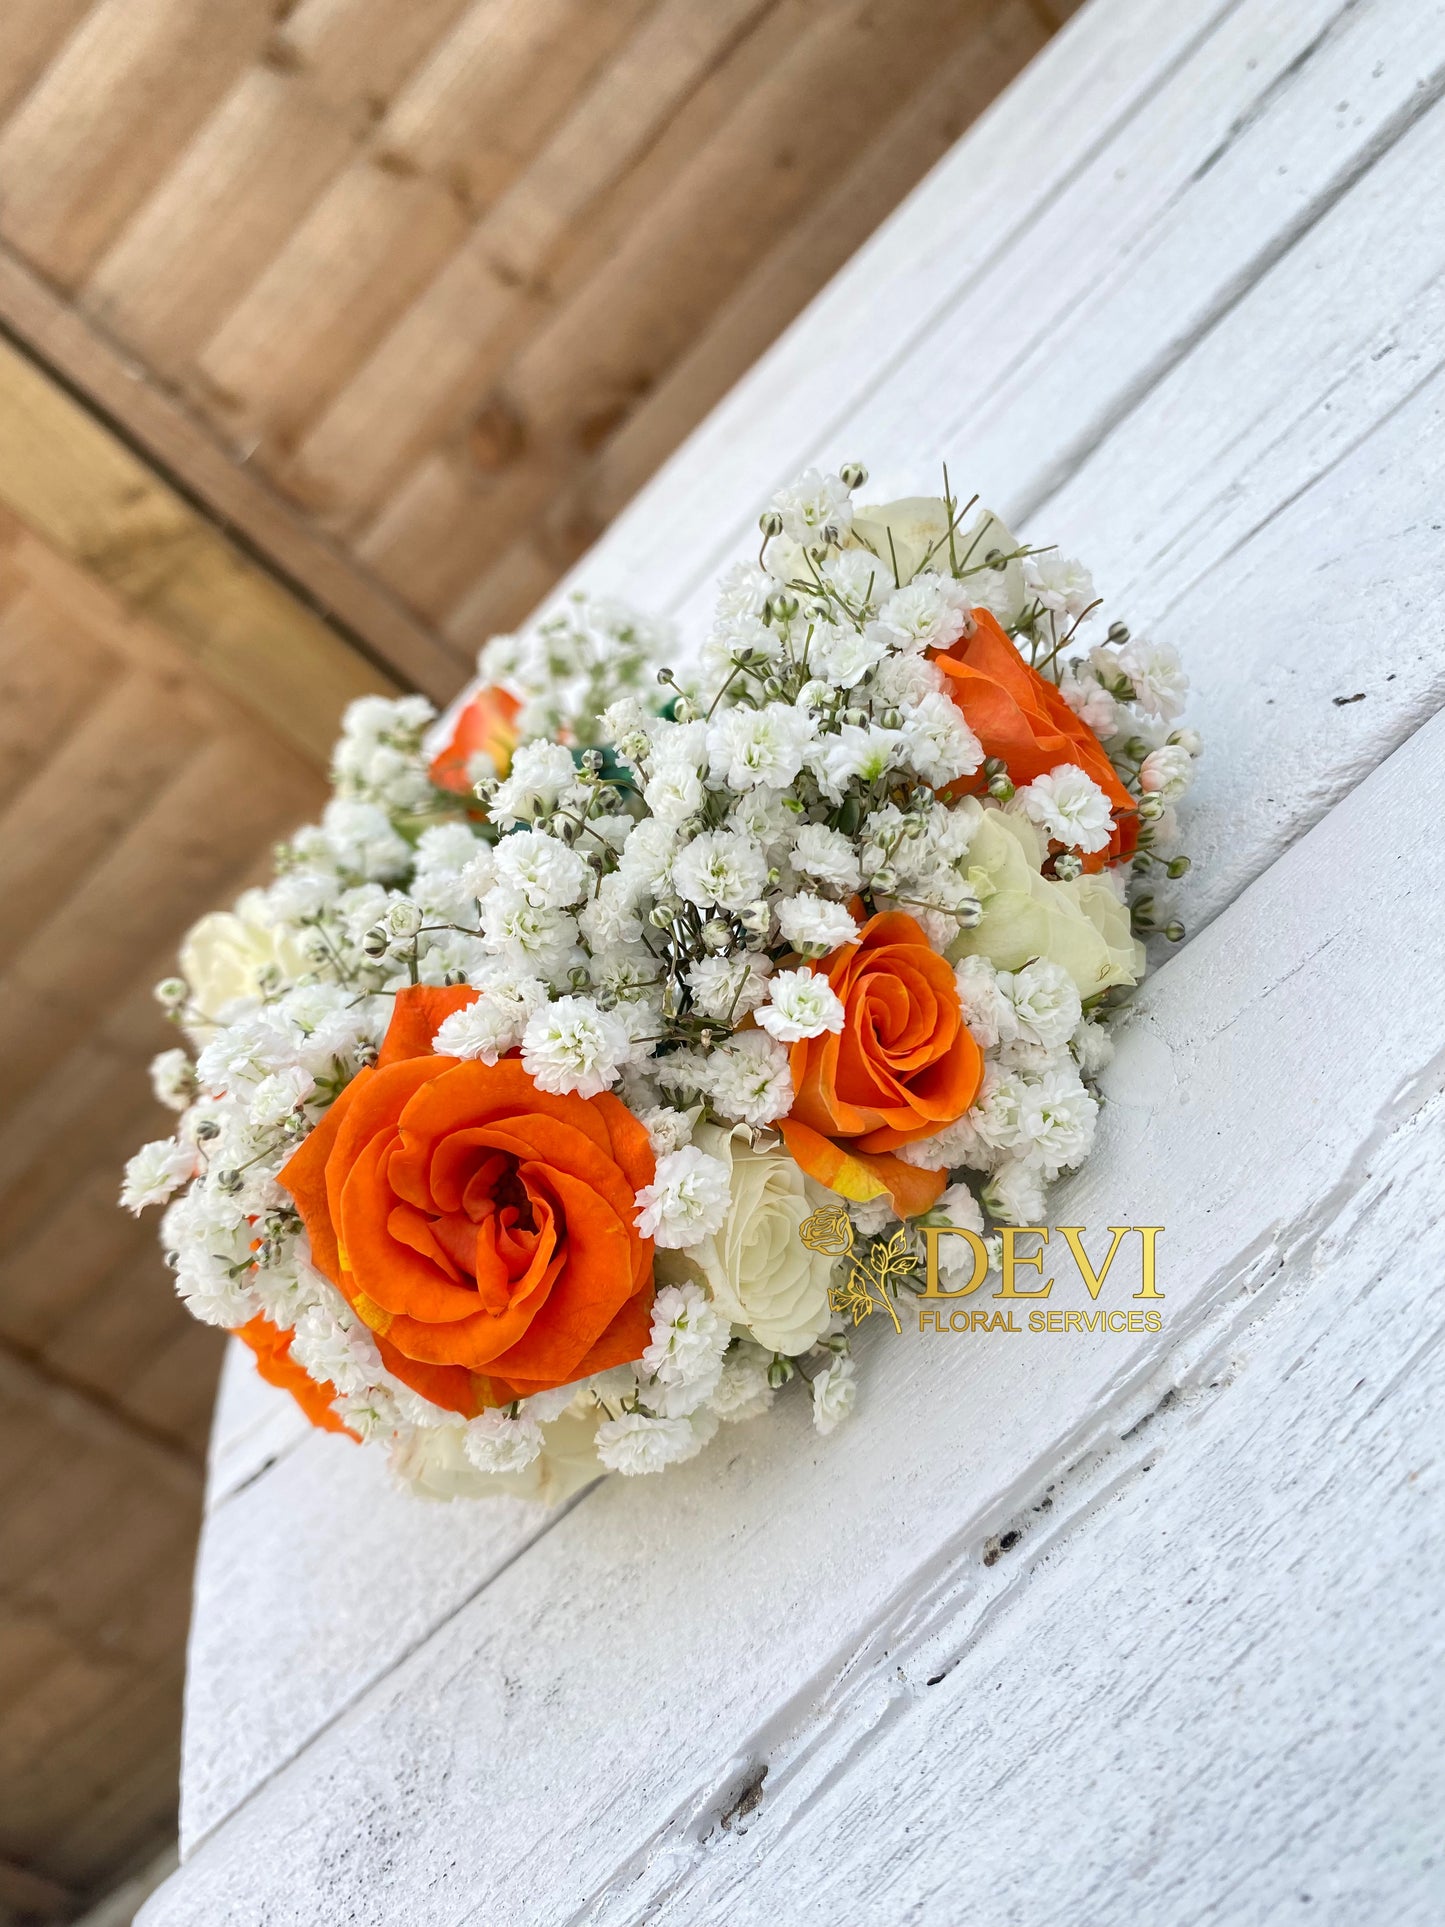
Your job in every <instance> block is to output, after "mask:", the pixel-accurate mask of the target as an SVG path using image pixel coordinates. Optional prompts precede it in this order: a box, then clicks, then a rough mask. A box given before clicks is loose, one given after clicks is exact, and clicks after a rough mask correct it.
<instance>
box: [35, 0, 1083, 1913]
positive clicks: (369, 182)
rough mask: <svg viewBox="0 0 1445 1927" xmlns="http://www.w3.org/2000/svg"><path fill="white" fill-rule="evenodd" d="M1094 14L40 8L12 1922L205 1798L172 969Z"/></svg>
mask: <svg viewBox="0 0 1445 1927" xmlns="http://www.w3.org/2000/svg"><path fill="white" fill-rule="evenodd" d="M1070 11H1072V5H1071V4H1070V3H1069V0H875V3H874V4H858V3H857V0H300V3H299V4H295V5H288V4H286V0H279V3H278V0H99V4H88V0H6V4H5V6H4V8H3V10H0V335H3V337H4V339H3V341H0V739H3V743H4V754H3V756H0V810H3V812H4V830H5V834H4V836H3V838H0V905H3V909H4V916H3V919H0V975H3V984H0V990H3V995H0V1087H3V1089H4V1092H5V1099H6V1102H5V1111H4V1117H3V1120H0V1228H3V1230H0V1546H3V1559H0V1922H3V1921H4V1920H5V1919H6V1917H7V1910H8V1917H9V1918H10V1919H13V1920H17V1921H20V1920H35V1921H41V1920H45V1921H49V1920H69V1919H73V1918H75V1917H76V1916H78V1915H79V1914H81V1913H82V1912H83V1910H84V1909H85V1908H86V1907H87V1906H89V1905H91V1903H92V1902H93V1901H95V1899H96V1897H97V1896H98V1895H101V1894H103V1893H104V1892H106V1891H107V1889H108V1888H110V1887H111V1886H112V1885H113V1884H114V1883H116V1882H117V1881H119V1880H121V1879H122V1878H124V1877H125V1876H126V1875H127V1874H129V1873H130V1872H132V1871H133V1870H134V1869H135V1868H137V1867H138V1866H141V1865H142V1864H144V1863H145V1862H146V1861H147V1859H148V1858H149V1857H151V1856H153V1855H154V1854H155V1853H156V1851H157V1850H158V1849H159V1848H162V1847H163V1846H164V1844H165V1842H166V1840H167V1838H168V1836H169V1835H170V1834H171V1833H172V1832H173V1828H174V1804H175V1772H176V1752H177V1738H178V1731H179V1719H180V1690H181V1674H182V1659H183V1650H182V1649H183V1639H184V1630H185V1622H186V1614H187V1607H188V1598H189V1574H190V1561H191V1555H192V1550H193V1545H194V1536H195V1530H196V1523H197V1518H198V1512H199V1505H200V1494H201V1473H202V1461H203V1455H204V1446H205V1436H206V1425H207V1419H208V1415H209V1408H210V1401H211V1395H212V1390H213V1386H214V1377H215V1369H216V1363H217V1346H216V1344H215V1342H214V1335H213V1334H211V1333H209V1332H206V1331H204V1330H202V1329H200V1328H199V1327H196V1326H194V1325H192V1324H191V1322H190V1321H189V1320H188V1319H187V1317H186V1316H185V1315H184V1314H183V1313H182V1312H181V1311H180V1309H179V1307H178V1306H177V1305H176V1304H175V1301H174V1299H173V1297H172V1295H171V1293H170V1288H169V1283H168V1280H167V1276H166V1274H165V1272H164V1270H163V1268H162V1266H161V1263H160V1260H159V1256H158V1253H157V1251H156V1247H155V1241H154V1240H155V1226H154V1222H153V1220H149V1221H147V1222H144V1223H142V1224H141V1225H139V1226H137V1225H136V1224H135V1223H134V1222H133V1221H132V1220H130V1219H129V1218H127V1217H123V1216H122V1215H121V1214H120V1213H119V1212H118V1211H117V1210H116V1209H115V1208H114V1194H115V1188H116V1184H117V1174H118V1169H119V1165H120V1163H121V1161H122V1160H123V1158H124V1156H125V1155H126V1154H127V1153H128V1152H129V1151H130V1150H131V1149H132V1148H134V1146H135V1145H136V1144H138V1143H139V1142H141V1141H142V1140H143V1139H145V1138H146V1137H149V1136H154V1135H158V1134H159V1133H160V1131H162V1130H163V1129H164V1128H165V1119H164V1115H163V1114H162V1113H161V1112H160V1111H159V1109H158V1108H157V1107H156V1106H154V1105H153V1104H152V1103H151V1102H150V1100H149V1098H148V1095H147V1087H146V1080H145V1075H144V1066H145V1061H146V1059H147V1058H148V1057H149V1056H150V1055H151V1054H152V1052H153V1051H155V1050H156V1049H160V1048H163V1047H164V1046H165V1044H166V1042H167V1041H168V1038H167V1032H166V1029H165V1026H164V1025H163V1024H162V1022H161V1021H160V1018H159V1016H158V1014H157V1012H156V1011H155V1007H154V1005H153V1004H152V1002H151V1001H150V997H149V987H150V985H151V984H152V983H153V982H154V980H155V979H156V978H157V977H158V976H160V975H162V974H164V973H165V971H166V970H167V968H168V965H169V961H170V958H171V955H172V952H173V949H174V945H175V941H176V939H177V937H178V936H179V934H180V933H181V931H182V930H183V929H184V928H185V926H186V925H187V924H188V923H189V922H190V921H191V920H192V919H193V918H194V917H195V916H197V915H198V914H200V913H201V912H202V911H203V910H205V909H206V908H208V907H211V906H212V905H213V904H215V903H216V902H218V901H221V900H224V899H225V898H227V897H228V896H230V895H232V894H234V892H235V891H236V889H238V888H239V887H240V886H241V885H242V884H243V883H244V882H245V881H246V880H247V879H248V877H249V876H250V875H252V874H253V873H256V872H258V871H259V870H261V869H263V868H264V865H265V859H266V851H267V849H268V847H269V845H270V843H271V842H272V841H273V840H274V839H275V838H276V837H277V836H278V835H280V834H282V833H284V832H285V831H286V830H287V829H288V828H290V827H291V826H292V825H293V824H294V823H295V822H296V821H298V820H300V819H303V818H304V817H305V816H306V815H308V814H309V813H310V812H311V811H312V810H313V809H314V808H315V806H316V804H317V802H318V799H319V797H320V795H321V793H322V772H323V769H324V761H325V747H326V744H327V742H328V741H329V738H330V734H331V732H332V729H333V728H334V724H335V720H336V717H337V714H338V713H339V710H340V707H341V705H342V703H343V702H344V701H345V700H346V699H347V698H348V697H349V696H350V695H352V694H355V693H358V692H359V691H360V690H362V689H365V688H384V687H388V686H389V685H390V684H392V683H396V684H402V685H406V686H415V687H420V688H424V689H426V690H427V691H428V692H429V693H431V694H433V695H434V696H438V697H445V696H446V695H448V694H450V693H451V691H452V690H454V689H455V688H456V687H457V685H458V684H459V683H460V682H461V681H462V679H463V678H464V677H465V675H466V674H467V673H468V670H469V668H470V664H471V658H472V655H473V653H474V651H475V649H476V647H477V645H478V644H479V643H480V642H481V641H483V640H484V639H485V638H486V636H487V635H488V634H490V633H492V632H493V631H494V630H495V629H498V628H505V627H507V626H510V625H512V624H514V623H516V622H518V621H519V620H521V619H522V618H523V617H524V616H525V615H526V614H527V612H528V610H529V609H530V608H531V607H532V606H533V605H534V604H535V603H536V602H537V601H538V599H539V598H540V597H541V596H542V595H543V594H544V593H545V592H546V590H547V589H548V588H549V587H550V585H551V584H552V583H553V582H554V581H555V580H556V579H557V577H558V576H559V575H560V574H561V573H562V572H563V571H564V570H565V569H566V568H567V567H568V565H569V564H570V563H571V562H572V561H574V560H575V559H576V557H577V556H578V555H579V554H580V553H581V552H582V551H583V550H584V549H585V548H586V547H587V546H588V545H589V544H590V543H591V542H592V540H593V539H594V538H595V537H596V535H597V534H598V533H599V531H600V530H601V529H602V528H603V527H604V526H605V525H606V523H607V522H608V520H609V519H610V518H611V517H612V515H614V514H615V513H616V511H617V509H618V508H619V507H620V506H621V505H622V504H623V503H624V502H625V501H626V500H627V499H628V497H629V496H630V495H631V494H632V493H633V491H634V490H635V489H636V488H637V487H638V485H639V484H640V483H641V482H642V481H644V480H645V479H646V478H647V476H648V475H649V474H650V473H651V472H652V471H653V470H654V469H655V468H656V466H657V465H658V463H659V462H660V461H661V460H662V459H663V458H664V457H665V456H666V455H668V454H669V453H670V452H671V450H672V449H673V448H674V447H675V446H676V445H677V444H678V442H680V441H681V440H682V438H683V437H684V436H685V435H686V434H687V432H688V431H689V430H690V429H691V428H692V427H693V425H694V424H695V423H696V422H697V421H698V420H699V419H700V418H701V417H702V416H703V415H704V414H705V413H706V412H707V410H708V408H709V407H710V406H711V405H712V404H713V402H714V401H716V400H717V399H718V398H719V397H720V396H721V395H722V394H723V393H725V392H726V390H727V389H728V388H729V387H730V386H731V384H732V383H733V381H734V380H735V379H736V378H737V377H738V376H739V375H740V374H741V373H742V372H743V371H744V370H745V369H746V368H747V367H748V366H749V365H750V364H751V363H752V362H753V360H754V359H755V358H756V357H757V355H758V354H759V353H760V352H761V351H762V350H763V349H765V348H766V347H767V346H768V344H769V343H770V342H771V341H772V340H773V339H774V337H775V336H776V335H777V334H778V333H779V332H780V331H781V330H782V329H783V328H784V327H785V326H786V325H787V324H788V322H789V321H791V320H792V318H793V317H794V315H795V314H797V313H798V311H799V310H800V309H801V308H802V307H803V306H804V305H805V304H806V302H807V301H808V300H809V298H810V297H811V296H812V295H813V293H814V292H815V291H816V290H817V289H818V288H819V287H820V286H821V285H822V284H823V282H824V281H826V280H827V279H828V277H829V276H830V275H831V274H832V272H833V271H834V270H835V269H836V268H837V267H838V266H840V265H841V264H842V262H843V261H845V260H846V259H847V258H848V256H849V255H850V254H851V253H852V252H853V251H854V249H855V248H856V247H857V246H858V245H859V244H860V242H862V241H863V239H864V238H865V237H866V236H867V235H868V234H869V233H870V232H871V231H872V229H873V228H874V227H875V226H876V225H877V224H878V222H879V221H880V220H882V219H883V218H884V217H885V216H886V215H887V214H889V213H890V212H891V211H892V209H893V208H894V207H895V206H896V205H897V203H898V202H899V201H900V200H901V199H902V198H903V196H904V195H905V194H906V193H907V192H908V190H909V189H910V188H911V187H912V186H913V185H914V183H915V182H916V181H917V180H918V179H919V178H920V177H921V176H922V175H923V174H924V173H925V172H926V170H927V169H928V168H929V167H930V166H931V165H932V163H933V162H934V161H935V160H936V159H937V158H938V157H939V156H940V155H941V154H942V153H944V152H945V151H946V149H947V148H948V147H949V146H950V145H951V144H952V143H953V141H954V140H955V139H956V138H957V137H958V135H959V134H960V133H961V132H962V131H963V129H964V128H965V127H966V126H967V125H968V124H969V122H970V121H971V120H972V119H973V118H974V117H975V116H976V115H977V114H978V113H979V112H980V111H981V110H982V109H983V108H984V107H985V106H986V105H987V104H988V103H989V101H990V100H991V99H992V98H993V97H994V96H995V95H996V94H997V93H998V91H999V90H1000V89H1001V88H1002V87H1003V86H1004V85H1005V84H1006V83H1007V82H1008V81H1009V80H1010V79H1011V78H1012V77H1013V75H1014V74H1015V73H1016V72H1017V71H1018V70H1019V69H1020V68H1021V67H1022V66H1023V64H1024V63H1025V62H1026V61H1027V60H1028V59H1029V58H1030V56H1031V55H1032V54H1033V53H1034V52H1035V51H1036V50H1037V49H1038V48H1039V46H1041V45H1042V43H1043V41H1044V40H1045V39H1046V38H1047V36H1048V35H1049V34H1050V33H1051V32H1052V31H1053V29H1054V27H1055V26H1056V25H1057V24H1058V23H1059V22H1060V20H1061V19H1062V18H1063V17H1064V15H1065V14H1067V13H1068V12H1070ZM1024 298H1026V294H1025V293H1023V292H1022V291H1021V299H1024ZM101 1917H102V1916H101V1915H99V1914H97V1916H96V1919H97V1921H99V1920H100V1918H101ZM126 1917H128V1915H127V1914H126V1913H125V1912H124V1910H123V1905H122V1911H119V1912H118V1911H116V1909H115V1908H112V1909H111V1910H110V1912H109V1913H108V1914H106V1915H105V1916H104V1918H105V1920H106V1923H107V1927H113V1924H114V1923H115V1922H118V1921H119V1920H121V1919H123V1918H126Z"/></svg>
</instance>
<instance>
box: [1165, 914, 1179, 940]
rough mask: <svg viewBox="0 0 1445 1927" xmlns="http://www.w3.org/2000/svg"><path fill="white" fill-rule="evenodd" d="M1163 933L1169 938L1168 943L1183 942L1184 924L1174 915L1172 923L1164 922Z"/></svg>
mask: <svg viewBox="0 0 1445 1927" xmlns="http://www.w3.org/2000/svg"><path fill="white" fill-rule="evenodd" d="M1164 934H1165V936H1166V937H1167V938H1168V939H1169V941H1170V943H1183V941H1184V925H1183V924H1182V923H1181V922H1180V921H1179V919H1178V918H1177V917H1176V918H1175V919H1174V920H1173V922H1172V923H1166V924H1165V926H1164Z"/></svg>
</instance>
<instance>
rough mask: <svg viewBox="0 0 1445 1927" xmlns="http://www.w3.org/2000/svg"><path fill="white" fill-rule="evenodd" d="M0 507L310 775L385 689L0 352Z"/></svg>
mask: <svg viewBox="0 0 1445 1927" xmlns="http://www.w3.org/2000/svg"><path fill="white" fill-rule="evenodd" d="M0 505H3V506H4V507H6V508H8V509H9V510H11V511H12V513H13V514H14V515H16V516H18V517H19V518H20V519H21V520H22V521H24V522H25V523H26V524H27V525H28V526H29V527H30V528H31V529H33V530H34V531H35V532H36V533H37V534H38V535H40V536H42V537H43V538H44V539H45V541H47V542H48V543H49V544H51V545H52V546H53V547H54V548H55V549H56V550H57V551H58V552H59V553H61V554H63V555H65V556H67V557H69V558H71V559H72V560H74V561H75V562H77V563H78V564H79V565H80V567H81V569H82V570H83V572H84V575H85V576H86V577H87V578H94V579H96V580H98V581H100V582H102V583H104V584H105V586H106V587H107V588H109V589H111V590H112V591H114V592H115V593H116V594H117V595H118V596H119V597H120V598H121V600H122V602H123V604H124V605H125V606H126V608H128V609H130V610H133V611H135V612H136V613H137V614H141V615H144V616H146V617H147V618H149V619H150V620H151V621H153V622H155V623H157V624H159V625H160V626H162V627H163V628H165V629H166V630H167V632H168V633H169V634H170V635H172V636H173V637H174V638H175V639H176V641H177V642H178V643H179V644H180V645H181V646H182V647H183V648H184V649H185V650H187V651H188V652H189V653H191V654H192V655H193V656H194V657H195V659H196V661H197V663H198V665H199V667H200V669H201V671H202V673H203V674H204V676H205V677H206V678H207V679H209V680H210V681H212V682H214V683H216V684H218V685H219V686H220V687H222V688H224V689H225V690H226V691H227V692H228V693H229V694H231V695H233V696H235V697H236V698H238V699H239V700H240V701H242V702H244V703H246V704H247V705H248V706H250V707H251V708H253V709H254V710H255V712H256V713H257V714H258V715H259V716H260V717H262V718H263V719H264V720H265V721H266V723H267V724H268V725H269V726H270V727H272V728H273V729H275V730H277V731H279V732H280V733H281V734H282V735H283V736H285V737H286V738H287V739H289V740H290V741H291V742H293V743H295V744H296V745H297V746H298V747H299V748H300V749H301V750H303V751H304V752H305V753H307V754H308V755H309V756H310V757H311V758H312V760H313V761H314V762H315V763H317V764H318V765H322V766H324V765H325V763H326V761H327V759H328V758H329V755H330V750H331V744H332V743H333V742H334V740H335V737H336V731H337V726H338V722H339V719H340V716H341V712H342V710H343V709H344V708H345V707H346V705H347V703H348V702H350V701H352V700H353V698H355V697H357V696H361V695H365V694H368V693H371V692H374V691H389V690H391V689H394V687H395V685H394V683H392V682H391V681H390V679H389V678H387V677H386V676H384V675H383V674H382V673H381V672H380V671H379V670H375V669H372V668H371V667H370V666H369V665H368V664H367V663H365V662H364V661H363V660H362V659H361V658H360V657H358V655H357V653H356V651H355V650H354V649H352V648H351V647H349V646H348V645H347V644H346V643H345V642H344V641H342V639H341V638H340V637H339V636H338V635H336V634H335V633H334V632H333V631H332V630H331V629H329V628H328V627H327V626H326V625H325V624H324V623H323V622H321V621H319V620H318V619H317V618H316V617H315V616H313V615H311V614H310V612H309V611H307V610H306V609H304V608H302V607H301V606H300V605H299V604H298V603H297V602H296V600H295V598H294V597H293V596H291V595H289V594H288V593H287V592H286V590H284V589H283V588H281V587H280V586H279V585H278V584H277V583H276V582H275V581H274V580H273V579H272V578H271V577H270V576H269V575H267V574H265V573H264V572H263V571H262V570H260V569H259V568H257V567H256V566H255V565H254V564H253V563H251V562H249V561H248V560H247V559H246V558H245V557H244V556H243V555H241V554H240V553H239V552H238V551H237V550H236V549H235V547H234V546H233V545H232V544H230V543H229V542H227V540H226V539H225V537H224V536H223V535H221V533H220V532H219V531H218V530H217V529H216V528H215V527H214V526H213V525H212V524H211V523H210V522H209V521H207V520H206V519H205V518H204V517H203V516H201V515H200V514H198V513H197V511H196V510H195V509H193V508H192V507H191V506H190V505H189V504H188V503H187V502H185V501H184V500H183V499H182V498H181V497H180V496H179V495H177V494H176V493H175V491H174V490H172V489H171V488H169V487H168V486H167V485H166V484H165V483H164V482H163V481H161V480H160V479H159V478H158V477H157V476H156V475H155V474H154V473H153V472H152V471H151V470H150V469H148V468H147V467H146V465H145V464H144V463H143V462H142V461H141V460H140V459H139V458H138V457H137V456H135V455H133V454H132V453H131V451H130V450H129V449H127V448H126V447H124V445H123V444H122V443H120V442H119V441H118V440H116V439H115V437H113V436H112V435H110V434H109V433H108V432H107V431H106V430H105V429H104V428H103V427H102V426H101V424H100V423H98V422H97V421H95V420H94V418H93V417H92V416H90V415H89V414H88V413H87V412H86V411H85V410H84V409H83V408H81V407H80V406H79V404H78V403H75V402H73V401H71V400H70V399H69V398H68V397H67V396H65V395H64V394H62V393H61V392H60V391H59V390H58V389H57V388H56V387H55V386H54V384H53V383H51V382H50V381H49V380H47V378H46V377H45V376H44V374H43V373H41V371H40V370H39V369H38V368H36V367H35V366H34V364H33V363H31V362H29V361H28V360H27V359H26V358H25V357H24V356H23V355H21V354H20V353H19V352H18V351H17V350H15V349H13V348H9V347H6V346H4V345H3V344H0Z"/></svg>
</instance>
